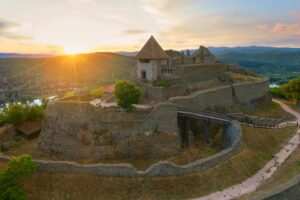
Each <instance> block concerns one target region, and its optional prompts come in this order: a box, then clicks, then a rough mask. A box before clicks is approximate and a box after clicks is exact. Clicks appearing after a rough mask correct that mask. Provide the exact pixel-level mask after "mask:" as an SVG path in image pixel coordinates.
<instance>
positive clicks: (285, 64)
mask: <svg viewBox="0 0 300 200" xmlns="http://www.w3.org/2000/svg"><path fill="white" fill-rule="evenodd" d="M210 50H211V51H212V52H213V53H214V54H215V55H216V56H217V57H218V59H219V60H220V61H222V62H225V63H238V64H240V65H241V66H243V67H247V68H249V69H252V70H253V71H255V72H256V73H258V74H260V75H263V76H266V77H269V78H270V81H271V82H277V83H279V84H280V83H285V82H287V81H288V80H289V79H292V78H296V77H300V49H297V48H294V49H293V48H272V47H236V48H225V47H224V48H210Z"/></svg>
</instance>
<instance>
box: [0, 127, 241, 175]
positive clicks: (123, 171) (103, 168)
mask: <svg viewBox="0 0 300 200" xmlns="http://www.w3.org/2000/svg"><path fill="white" fill-rule="evenodd" d="M230 136H231V137H230V138H231V139H232V145H231V147H229V148H227V149H225V150H223V151H221V152H219V153H217V154H214V155H212V156H209V157H207V158H204V159H200V160H197V161H194V162H192V163H188V164H186V165H181V166H179V165H176V164H174V163H172V162H169V161H161V162H158V163H156V164H153V165H151V166H150V167H149V168H148V169H147V170H145V171H138V170H136V169H135V168H134V167H132V166H131V165H130V164H77V163H74V162H68V161H46V160H35V162H37V163H38V166H39V171H46V172H72V173H84V174H92V175H101V176H125V177H153V176H175V175H183V174H189V173H196V172H200V171H203V170H206V169H208V168H210V167H213V166H215V165H217V164H219V163H221V162H223V161H225V160H227V159H229V158H230V157H231V156H233V155H235V154H237V153H238V152H239V151H240V150H241V147H242V129H241V126H240V125H239V123H238V122H237V121H233V122H231V128H230ZM0 159H2V160H10V157H8V156H5V155H3V154H1V153H0Z"/></svg>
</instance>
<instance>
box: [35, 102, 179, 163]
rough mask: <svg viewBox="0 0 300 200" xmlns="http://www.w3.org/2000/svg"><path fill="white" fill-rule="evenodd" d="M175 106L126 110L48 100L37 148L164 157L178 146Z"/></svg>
mask: <svg viewBox="0 0 300 200" xmlns="http://www.w3.org/2000/svg"><path fill="white" fill-rule="evenodd" d="M176 113H177V106H176V105H173V104H171V103H161V104H157V105H156V106H155V107H154V108H153V109H152V110H136V111H135V112H126V111H124V110H122V109H121V108H117V107H112V108H101V107H100V108H96V107H94V106H92V105H90V104H89V102H72V101H66V102H64V101H57V102H54V103H50V104H49V106H48V112H47V114H46V116H45V120H44V125H43V129H42V133H41V135H40V138H39V145H38V150H39V152H40V153H41V154H43V155H45V154H46V155H55V156H58V157H61V158H73V159H75V158H86V157H89V158H118V157H122V158H124V157H128V158H132V157H137V158H138V157H143V156H146V157H147V156H149V157H160V156H161V157H164V156H167V155H173V154H174V153H176V152H177V151H178V150H179V148H180V138H179V134H178V132H177V117H176Z"/></svg>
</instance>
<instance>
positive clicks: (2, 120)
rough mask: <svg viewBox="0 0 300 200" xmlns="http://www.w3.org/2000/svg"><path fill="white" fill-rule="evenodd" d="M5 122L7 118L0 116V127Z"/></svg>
mask: <svg viewBox="0 0 300 200" xmlns="http://www.w3.org/2000/svg"><path fill="white" fill-rule="evenodd" d="M6 122H7V117H6V116H5V115H4V114H0V126H2V125H3V124H5V123H6Z"/></svg>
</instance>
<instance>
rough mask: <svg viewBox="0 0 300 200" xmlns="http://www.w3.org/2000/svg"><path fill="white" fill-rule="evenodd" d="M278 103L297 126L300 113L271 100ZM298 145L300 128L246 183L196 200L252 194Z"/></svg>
mask: <svg viewBox="0 0 300 200" xmlns="http://www.w3.org/2000/svg"><path fill="white" fill-rule="evenodd" d="M273 101H274V102H276V103H278V104H279V105H280V106H281V107H282V108H283V109H284V110H285V111H286V112H288V113H290V114H292V115H294V116H295V117H296V118H297V121H298V124H299V123H300V113H298V112H296V111H294V110H292V109H291V108H289V107H288V106H287V105H285V104H284V103H282V102H280V101H277V100H273ZM299 144H300V128H299V129H298V130H297V132H296V134H295V135H294V136H293V137H292V138H291V139H290V141H289V142H288V144H287V145H285V146H284V147H283V148H282V149H281V150H280V151H279V152H278V153H277V154H276V155H275V156H274V158H273V159H272V160H270V161H269V162H268V163H267V164H266V165H265V166H264V167H263V168H262V169H261V170H259V171H258V172H257V173H256V174H254V175H253V176H252V177H250V178H248V179H247V180H246V181H244V182H242V183H240V184H237V185H234V186H231V187H228V188H225V189H224V190H222V191H219V192H215V193H212V194H210V195H207V196H205V197H201V198H197V200H228V199H233V198H237V197H240V196H242V195H244V194H248V193H251V192H254V191H255V190H256V189H257V187H258V186H260V185H261V184H262V183H263V182H264V181H265V180H267V179H269V178H270V177H271V176H272V175H273V174H274V172H275V171H276V170H277V169H278V167H279V166H280V165H281V164H282V163H283V162H284V161H285V160H286V159H287V158H288V157H289V155H290V154H291V153H293V151H295V150H296V149H297V147H298V145H299Z"/></svg>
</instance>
